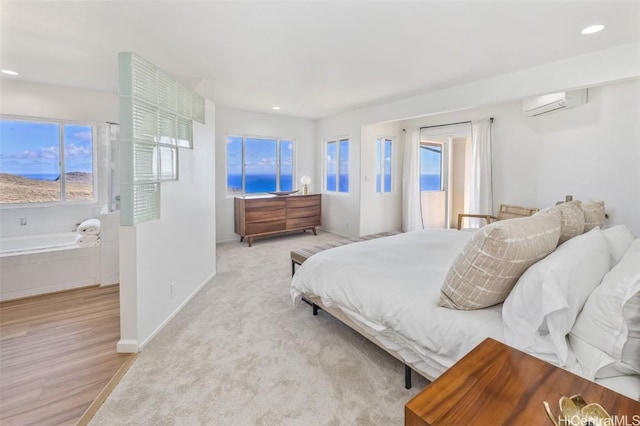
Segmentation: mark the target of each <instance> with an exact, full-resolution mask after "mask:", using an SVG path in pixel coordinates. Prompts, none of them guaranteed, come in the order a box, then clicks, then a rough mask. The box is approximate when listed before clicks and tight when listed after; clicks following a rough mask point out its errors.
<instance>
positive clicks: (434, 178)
mask: <svg viewBox="0 0 640 426" xmlns="http://www.w3.org/2000/svg"><path fill="white" fill-rule="evenodd" d="M441 190H442V182H441V180H440V175H420V191H441Z"/></svg>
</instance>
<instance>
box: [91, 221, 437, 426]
mask: <svg viewBox="0 0 640 426" xmlns="http://www.w3.org/2000/svg"><path fill="white" fill-rule="evenodd" d="M339 238H341V237H338V236H336V235H332V234H329V233H319V235H318V236H317V237H314V236H313V235H312V234H311V233H306V234H296V235H288V236H282V237H276V238H269V239H263V240H256V241H255V242H254V246H253V247H251V248H248V247H247V246H246V244H240V243H239V242H231V243H224V244H219V245H218V259H217V264H218V274H217V276H216V277H215V278H214V279H213V280H212V281H211V282H210V283H209V284H207V285H206V286H205V287H204V288H203V289H202V290H201V291H200V293H199V294H197V295H196V297H194V299H193V300H192V301H191V302H190V303H189V304H188V305H187V306H186V307H185V308H184V309H183V310H182V311H181V312H180V313H179V314H178V315H177V316H176V317H175V318H174V319H173V320H172V321H171V322H170V323H169V324H168V325H167V327H166V328H165V329H164V330H162V332H160V333H159V334H158V336H156V337H155V338H154V339H153V340H152V341H151V342H150V343H149V344H148V345H147V346H146V347H145V348H144V350H143V351H142V353H141V354H140V356H139V357H138V360H137V361H136V363H135V364H134V365H133V366H132V367H131V369H130V370H129V371H128V372H127V374H126V375H125V377H124V378H123V379H122V381H121V382H120V383H119V384H118V386H117V387H116V389H115V390H114V391H113V393H112V394H111V395H110V396H109V398H108V399H107V401H106V402H105V403H104V405H103V406H102V407H101V409H100V410H99V411H98V413H97V414H96V416H95V417H94V418H93V420H92V422H91V424H94V425H113V424H153V425H164V424H181V425H196V424H211V425H253V424H257V425H353V424H362V425H368V424H372V425H402V424H403V421H404V404H405V403H406V402H407V401H408V400H409V399H411V398H412V397H413V396H414V395H415V394H417V393H418V392H419V391H420V390H421V389H422V388H423V387H424V386H425V385H426V384H427V383H428V382H427V381H426V380H425V379H424V378H422V377H420V376H418V375H417V374H416V373H414V374H413V380H414V387H413V389H411V390H406V389H405V388H404V368H403V365H402V364H401V363H400V362H398V361H397V360H395V359H394V358H393V357H391V356H390V355H388V354H387V353H385V352H383V351H382V350H381V349H379V348H378V347H377V346H375V345H374V344H372V343H370V342H369V341H368V340H366V339H365V338H363V337H361V336H360V335H359V334H357V333H355V332H354V331H352V330H351V329H350V328H348V327H346V326H344V325H343V324H342V323H340V322H339V321H337V320H335V319H333V318H332V317H331V316H330V315H328V314H327V313H325V312H320V314H319V315H318V316H316V317H314V316H313V315H312V312H311V308H310V307H309V306H308V305H307V304H305V303H300V304H299V305H297V306H295V307H294V306H293V305H292V302H291V297H290V295H289V282H290V280H291V277H290V274H291V272H290V271H291V264H290V261H289V252H290V250H291V249H294V248H299V247H305V246H310V245H315V244H320V243H323V242H328V241H332V240H334V239H339Z"/></svg>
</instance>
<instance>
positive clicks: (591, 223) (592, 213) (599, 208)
mask: <svg viewBox="0 0 640 426" xmlns="http://www.w3.org/2000/svg"><path fill="white" fill-rule="evenodd" d="M582 212H583V213H584V232H589V231H591V230H592V229H593V228H595V227H596V226H599V227H601V228H602V225H604V220H605V211H604V201H595V202H593V203H583V204H582Z"/></svg>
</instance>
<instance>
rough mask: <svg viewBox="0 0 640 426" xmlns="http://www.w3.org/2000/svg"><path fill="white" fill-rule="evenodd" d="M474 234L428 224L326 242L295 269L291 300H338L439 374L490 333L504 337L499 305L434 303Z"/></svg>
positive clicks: (427, 369)
mask: <svg viewBox="0 0 640 426" xmlns="http://www.w3.org/2000/svg"><path fill="white" fill-rule="evenodd" d="M471 235H472V233H470V232H460V231H455V230H425V231H416V232H409V233H405V234H399V235H395V236H392V237H385V238H379V239H375V240H369V241H363V242H359V243H354V244H349V245H346V246H342V247H337V248H334V249H331V250H325V251H323V252H320V253H317V254H315V255H313V256H311V257H310V258H309V259H308V260H307V261H305V262H304V264H302V266H301V267H300V268H299V269H298V270H297V271H296V273H295V275H294V277H293V280H292V282H291V294H292V296H293V298H294V301H298V300H299V299H300V297H301V296H302V294H306V295H309V296H319V297H321V298H322V302H323V303H325V304H326V305H327V306H337V307H339V308H340V309H341V310H342V311H344V312H345V314H347V315H348V316H349V317H351V318H352V319H354V320H355V321H357V322H360V323H363V324H364V325H366V326H368V327H369V328H370V329H371V330H373V331H374V335H375V336H376V338H377V339H378V340H380V341H381V342H382V343H383V344H384V345H385V346H386V347H388V348H390V349H394V350H396V351H398V352H399V353H400V354H401V355H402V356H403V357H404V358H405V360H406V361H407V362H410V363H413V364H417V365H416V366H417V367H418V368H419V369H421V370H422V371H423V373H425V374H426V375H427V376H430V377H432V378H435V377H437V376H439V375H440V374H441V373H442V372H444V371H445V370H446V369H447V368H448V367H450V366H451V365H453V364H454V363H455V362H456V361H457V360H459V359H460V358H461V357H462V356H464V355H465V354H466V353H467V352H469V351H470V350H471V349H473V348H474V347H475V346H476V345H477V344H479V343H480V342H481V341H482V340H484V339H485V338H487V337H493V338H494V339H497V340H501V341H504V337H503V326H502V317H501V306H502V305H497V306H494V307H491V308H488V309H482V310H476V311H456V310H451V309H446V308H441V307H439V306H437V302H438V299H439V296H440V288H441V287H442V283H443V281H444V278H445V276H446V274H447V271H448V270H449V267H450V265H451V263H452V262H453V260H454V259H455V257H456V256H457V254H458V253H459V252H460V250H461V249H462V247H463V246H464V244H465V243H466V242H467V241H468V240H469V239H470V238H471ZM416 356H417V357H418V358H420V359H419V360H418V359H416ZM417 361H420V362H417Z"/></svg>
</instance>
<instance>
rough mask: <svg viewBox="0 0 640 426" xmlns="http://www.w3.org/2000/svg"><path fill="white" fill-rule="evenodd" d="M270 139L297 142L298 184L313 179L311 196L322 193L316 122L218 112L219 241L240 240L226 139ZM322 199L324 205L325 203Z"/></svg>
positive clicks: (230, 111)
mask: <svg viewBox="0 0 640 426" xmlns="http://www.w3.org/2000/svg"><path fill="white" fill-rule="evenodd" d="M232 134H233V135H244V136H268V137H276V138H278V137H280V138H293V139H294V140H295V156H296V182H295V183H294V187H295V185H298V188H299V189H300V177H302V176H305V175H306V176H309V177H311V185H310V188H309V191H310V193H318V192H319V191H320V176H319V171H318V168H317V161H316V159H317V157H316V155H317V153H316V151H315V149H316V146H317V145H316V144H315V138H316V124H315V122H314V121H313V120H309V119H303V118H295V117H286V116H281V115H278V114H260V113H253V112H246V111H237V110H232V109H224V108H218V109H217V110H216V158H217V162H216V206H217V207H216V229H217V239H218V241H231V240H235V239H239V236H238V235H237V234H235V233H234V232H233V197H232V196H227V170H226V161H227V144H226V140H227V136H228V135H232ZM324 201H325V200H324V199H323V203H324Z"/></svg>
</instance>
